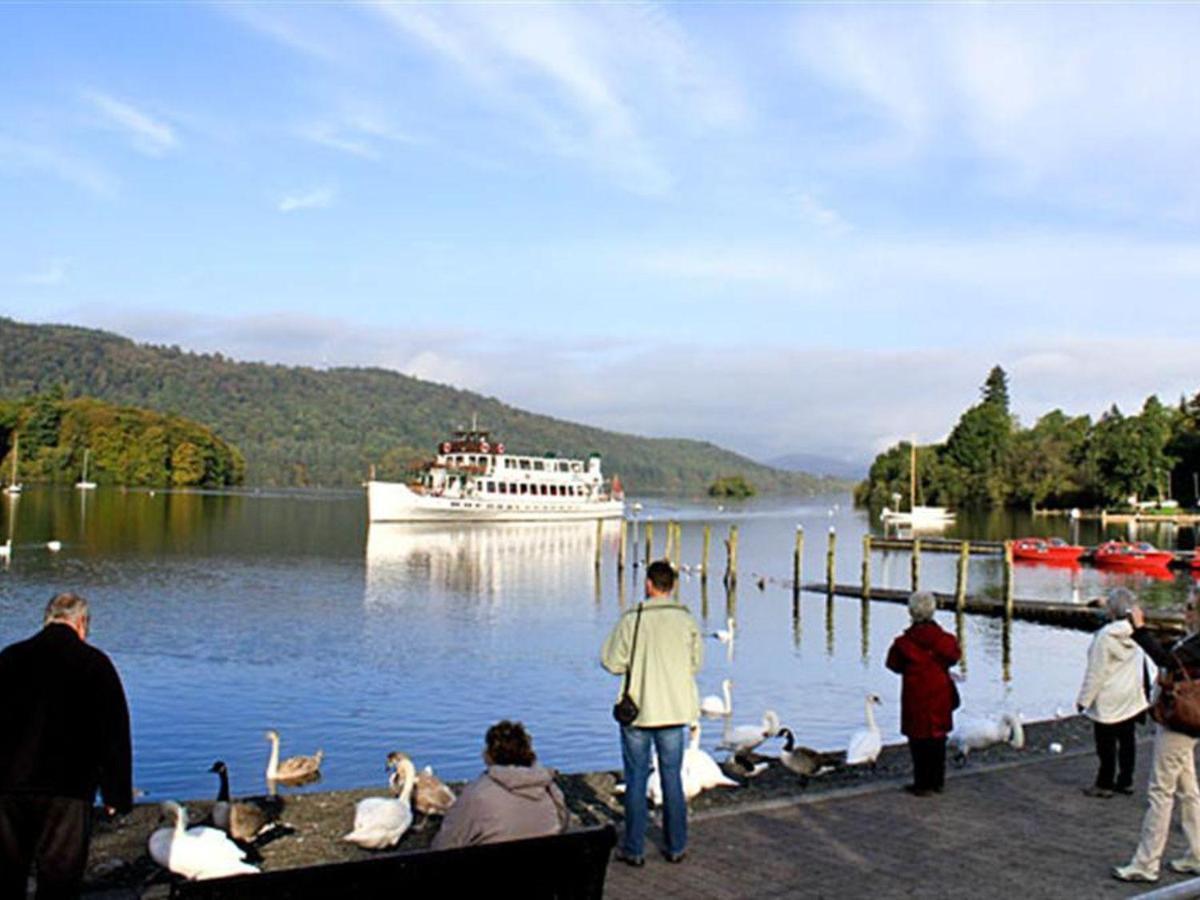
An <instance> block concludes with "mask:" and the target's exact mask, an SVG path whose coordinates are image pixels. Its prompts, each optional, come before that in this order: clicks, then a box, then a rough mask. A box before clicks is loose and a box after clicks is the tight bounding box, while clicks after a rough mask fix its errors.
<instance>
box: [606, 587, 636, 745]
mask: <svg viewBox="0 0 1200 900" xmlns="http://www.w3.org/2000/svg"><path fill="white" fill-rule="evenodd" d="M641 624H642V604H641V603H639V604H638V609H637V617H636V618H635V619H634V622H633V644H632V646H631V647H630V648H629V665H628V666H626V667H625V689H624V690H623V691H622V692H621V699H620V700H618V701H617V702H616V703H614V704H613V718H614V719H616V720H617V721H618V722H620V723H621V724H622V725H632V724H633V723H634V722H635V721H637V717H638V712H639V710H638V705H637V702H636V701H635V700H634V699H633V698H632V697H630V696H629V678H630V675H631V674H632V673H633V655H634V653H635V652H636V651H637V636H638V628H640V627H641Z"/></svg>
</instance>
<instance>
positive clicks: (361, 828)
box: [342, 751, 417, 850]
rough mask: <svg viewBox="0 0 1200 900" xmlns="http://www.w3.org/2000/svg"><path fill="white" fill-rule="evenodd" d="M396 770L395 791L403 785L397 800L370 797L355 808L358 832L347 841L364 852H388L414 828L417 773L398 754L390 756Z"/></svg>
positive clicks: (404, 756) (405, 757) (390, 780)
mask: <svg viewBox="0 0 1200 900" xmlns="http://www.w3.org/2000/svg"><path fill="white" fill-rule="evenodd" d="M388 768H389V769H391V770H392V773H391V776H390V777H389V778H388V783H389V784H390V785H391V787H392V790H393V791H395V790H396V787H397V783H398V782H401V781H402V782H403V783H402V785H401V786H400V788H399V796H396V797H367V798H366V799H365V800H359V801H358V803H356V804H355V805H354V829H353V830H352V831H351V832H350V833H349V834H346V835H344V836H343V837H342V840H343V841H349V842H350V843H352V844H358V846H360V847H362V848H363V849H364V850H384V849H386V848H388V847H394V846H396V844H397V843H399V842H400V838H402V837H403V836H404V832H406V831H408V827H409V826H410V825H412V820H413V812H412V805H411V800H412V791H413V783H414V782H415V781H416V775H417V770H416V769H415V768H414V767H413V764H412V760H411V759H409V758H408V755H407V754H404V753H401V752H399V751H396V752H394V753H389V754H388Z"/></svg>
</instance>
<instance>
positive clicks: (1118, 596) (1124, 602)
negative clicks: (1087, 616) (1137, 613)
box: [1104, 587, 1137, 619]
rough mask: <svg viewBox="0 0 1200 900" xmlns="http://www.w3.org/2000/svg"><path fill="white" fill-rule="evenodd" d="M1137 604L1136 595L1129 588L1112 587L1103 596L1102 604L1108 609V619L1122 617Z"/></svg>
mask: <svg viewBox="0 0 1200 900" xmlns="http://www.w3.org/2000/svg"><path fill="white" fill-rule="evenodd" d="M1136 604H1137V597H1135V596H1134V595H1133V591H1131V590H1129V588H1123V587H1119V588H1113V589H1112V590H1111V591H1109V592H1108V595H1107V596H1106V597H1105V598H1104V606H1105V607H1106V608H1107V609H1108V617H1109V618H1110V619H1122V618H1124V617H1125V616H1127V615H1129V611H1130V610H1131V609H1133V607H1134V606H1135V605H1136Z"/></svg>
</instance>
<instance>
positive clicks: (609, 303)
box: [0, 2, 1200, 459]
mask: <svg viewBox="0 0 1200 900" xmlns="http://www.w3.org/2000/svg"><path fill="white" fill-rule="evenodd" d="M1198 45H1200V6H1190V5H1182V4H1181V5H1172V4H1142V5H1136V6H1135V5H1127V6H1121V5H1094V6H1089V5H1082V4H1060V5H1046V6H1039V5H1032V4H1008V5H999V4H997V5H990V4H962V5H950V4H942V5H886V4H880V5H873V4H852V5H816V4H803V5H802V4H797V5H787V4H758V5H744V4H743V5H724V4H678V5H677V4H661V5H660V4H653V3H638V2H634V3H622V4H600V3H593V4H586V5H585V4H576V5H572V4H537V5H519V4H504V5H499V4H447V5H390V4H383V3H363V4H354V3H346V4H336V5H335V4H312V3H310V4H296V5H287V4H262V5H255V4H217V3H212V4H204V3H191V4H54V3H38V4H27V5H23V4H16V5H12V4H9V5H3V6H0V209H3V210H4V212H5V214H4V215H3V216H0V314H3V315H8V316H12V317H15V318H18V319H21V320H24V321H55V322H69V323H75V324H81V325H88V326H95V327H103V328H110V329H113V330H117V331H120V332H122V333H124V334H128V335H129V336H131V337H134V338H136V339H139V340H147V341H154V342H158V343H171V344H179V345H181V346H183V347H187V348H190V349H196V350H220V351H221V352H224V353H226V354H228V355H231V356H234V357H237V358H242V359H261V360H269V361H278V362H286V363H296V364H306V365H316V366H337V365H381V366H387V367H390V368H394V369H397V370H399V371H403V372H408V373H410V374H414V375H418V376H421V377H425V378H430V379H433V380H437V381H441V382H446V383H450V384H455V385H458V386H462V387H467V388H471V389H474V390H479V391H481V392H483V393H486V394H489V395H493V396H497V397H500V398H501V399H503V400H506V401H508V402H511V403H515V404H518V405H521V406H524V407H527V408H530V409H533V410H536V411H539V412H545V413H550V414H554V415H558V416H562V417H565V418H570V419H575V420H579V421H585V422H589V423H592V424H596V425H600V426H604V427H612V428H618V429H622V430H629V431H634V432H638V433H643V434H655V435H680V436H690V437H698V438H705V439H711V440H714V441H717V442H718V443H721V444H723V445H726V446H729V447H732V448H734V449H738V450H741V451H743V452H746V453H749V454H751V455H754V456H758V457H763V458H765V457H770V456H773V455H777V454H782V453H788V452H793V451H808V452H814V453H823V454H827V455H832V456H838V457H842V458H849V459H866V458H868V457H869V456H870V454H871V453H873V452H875V451H876V450H878V449H880V448H881V447H883V446H885V445H886V444H888V443H890V442H892V441H894V440H896V439H897V438H900V437H907V436H909V435H910V434H914V433H915V434H916V435H917V436H918V437H919V438H920V439H921V440H934V439H938V438H940V437H942V436H943V435H944V434H945V432H946V431H947V430H948V428H949V427H950V426H951V425H952V424H953V421H954V418H955V417H956V416H957V414H958V413H959V412H960V411H961V410H962V409H963V408H964V407H965V406H966V405H967V404H969V403H970V402H973V400H974V399H975V398H976V397H977V395H978V387H979V385H980V383H981V382H982V380H983V378H984V376H985V375H986V373H987V370H988V368H989V367H990V366H991V365H992V364H994V363H1000V364H1002V365H1004V366H1005V368H1006V369H1008V370H1009V373H1010V375H1011V378H1012V393H1013V399H1014V406H1015V408H1016V411H1017V412H1018V413H1019V414H1020V415H1021V417H1022V418H1023V420H1025V421H1032V420H1033V419H1034V418H1036V417H1037V415H1039V414H1041V413H1043V412H1045V411H1047V410H1049V409H1051V408H1053V407H1062V408H1064V409H1066V410H1068V411H1070V412H1088V413H1093V414H1095V413H1098V412H1100V411H1101V410H1102V409H1104V408H1105V407H1107V406H1108V405H1109V404H1110V403H1112V402H1114V401H1116V402H1119V403H1120V404H1121V405H1122V406H1123V407H1124V408H1135V407H1137V406H1139V405H1140V403H1141V401H1142V399H1143V398H1144V397H1145V396H1146V395H1147V394H1149V393H1152V392H1157V393H1159V394H1161V395H1162V396H1163V397H1164V399H1167V400H1168V401H1174V400H1175V399H1176V398H1177V397H1178V396H1179V395H1180V393H1183V392H1186V393H1188V394H1192V393H1195V392H1196V391H1197V390H1200V364H1198V363H1197V361H1196V357H1197V354H1196V351H1195V335H1196V322H1197V321H1198V320H1200V314H1198V307H1197V301H1198V299H1200V291H1198V290H1197V289H1198V288H1200V243H1198V242H1197V224H1198V221H1200V179H1198V178H1197V177H1196V160H1197V159H1200V87H1198V86H1200V56H1197V54H1196V53H1195V52H1194V48H1195V47H1196V46H1198Z"/></svg>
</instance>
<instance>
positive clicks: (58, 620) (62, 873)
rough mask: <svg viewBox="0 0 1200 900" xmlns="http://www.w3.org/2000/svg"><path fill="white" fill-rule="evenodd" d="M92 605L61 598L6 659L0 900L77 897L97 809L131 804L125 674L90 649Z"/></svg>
mask: <svg viewBox="0 0 1200 900" xmlns="http://www.w3.org/2000/svg"><path fill="white" fill-rule="evenodd" d="M88 625H89V617H88V605H87V601H86V600H84V599H83V598H82V597H80V596H78V595H76V594H59V595H58V596H57V597H55V598H54V599H53V600H51V601H50V603H49V605H47V607H46V614H45V618H44V626H43V628H42V630H41V631H40V632H39V633H38V634H36V635H34V636H33V637H31V638H29V639H28V640H24V641H21V642H19V643H16V644H12V645H10V646H8V647H6V648H5V649H4V651H3V652H0V900H10V898H21V900H23V898H24V897H25V886H26V879H27V878H28V875H29V868H30V865H31V864H34V865H35V866H36V869H37V885H38V890H37V896H38V900H44V898H59V897H74V896H76V895H77V894H78V892H79V885H80V882H81V881H82V879H83V873H84V867H85V866H86V864H87V850H88V840H89V838H90V836H91V819H92V803H93V802H94V800H95V797H96V789H97V788H99V789H100V793H101V796H102V797H103V799H104V805H105V810H106V812H107V813H108V814H109V815H114V814H116V813H118V812H128V810H129V809H130V808H131V807H132V806H133V787H132V779H133V775H132V760H131V751H130V740H129V709H128V707H127V706H126V703H125V691H124V689H123V688H122V686H121V679H120V677H119V676H118V675H117V670H116V669H115V668H114V667H113V664H112V662H111V661H110V660H109V658H108V657H107V656H105V655H104V654H103V653H101V652H100V651H99V650H97V649H96V648H94V647H92V646H89V645H88V644H87V635H88Z"/></svg>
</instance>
